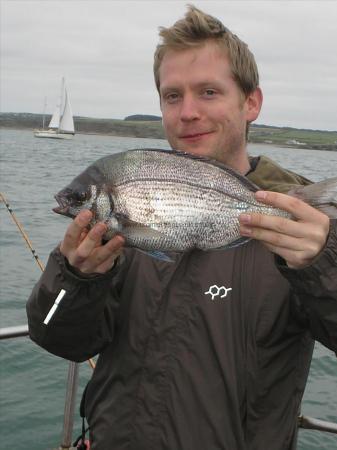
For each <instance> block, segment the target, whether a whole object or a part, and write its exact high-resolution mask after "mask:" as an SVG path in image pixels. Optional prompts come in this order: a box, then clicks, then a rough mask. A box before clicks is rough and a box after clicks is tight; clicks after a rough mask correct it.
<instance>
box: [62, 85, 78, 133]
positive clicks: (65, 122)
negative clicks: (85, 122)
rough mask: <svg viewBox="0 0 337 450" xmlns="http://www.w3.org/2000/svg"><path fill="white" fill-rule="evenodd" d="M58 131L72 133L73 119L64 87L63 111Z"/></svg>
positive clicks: (73, 130) (73, 129)
mask: <svg viewBox="0 0 337 450" xmlns="http://www.w3.org/2000/svg"><path fill="white" fill-rule="evenodd" d="M60 131H62V132H63V133H74V132H75V128H74V119H73V113H72V110H71V105H70V100H69V95H68V93H67V89H65V104H64V111H63V115H62V118H61V123H60Z"/></svg>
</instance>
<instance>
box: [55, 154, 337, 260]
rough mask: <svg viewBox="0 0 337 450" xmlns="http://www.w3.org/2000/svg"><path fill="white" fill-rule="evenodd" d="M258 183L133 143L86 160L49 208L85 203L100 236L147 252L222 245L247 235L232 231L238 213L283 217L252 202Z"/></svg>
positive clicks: (209, 163) (70, 210) (63, 210)
mask: <svg viewBox="0 0 337 450" xmlns="http://www.w3.org/2000/svg"><path fill="white" fill-rule="evenodd" d="M336 181H337V180H333V183H332V184H333V186H334V187H333V189H334V191H333V192H336V184H337V182H336ZM330 185H331V183H327V185H326V186H325V191H326V192H328V191H329V188H330ZM257 189H258V188H257V187H256V186H255V185H254V184H253V183H251V182H250V181H249V180H248V179H247V178H245V177H244V176H242V175H240V174H239V173H237V172H235V171H234V170H233V169H231V168H228V167H226V166H225V165H223V164H221V163H219V162H217V161H213V160H209V159H207V158H203V157H200V156H197V155H191V154H187V153H183V152H178V151H174V150H171V151H169V150H161V149H137V150H129V151H126V152H122V153H116V154H113V155H110V156H106V157H104V158H101V159H99V160H98V161H96V162H95V163H93V164H92V165H91V166H89V167H88V168H87V169H86V170H85V171H84V172H82V173H81V174H80V175H79V176H77V177H76V178H75V179H74V180H73V181H72V182H71V183H70V184H69V185H68V186H67V187H66V188H64V189H63V190H62V191H60V192H59V193H58V194H57V195H56V196H55V198H56V200H57V201H58V203H59V205H60V206H59V207H58V208H55V209H54V211H56V212H58V213H60V214H65V215H68V216H70V217H75V216H76V215H77V214H78V213H79V211H81V210H82V209H84V208H88V209H91V210H92V212H93V214H94V217H93V220H92V223H91V225H93V224H95V223H96V222H98V221H104V222H105V223H106V224H107V226H108V231H107V233H106V235H105V238H106V239H109V238H111V237H112V236H114V235H115V234H116V233H121V234H123V235H124V236H125V239H126V245H127V246H131V247H138V248H140V249H142V250H146V251H153V250H160V251H186V250H188V249H192V248H199V249H203V250H206V249H215V248H228V247H232V246H236V245H239V244H242V243H244V242H246V241H247V240H249V239H248V238H242V237H241V236H240V232H239V215H240V214H242V213H243V212H246V213H255V212H257V213H262V214H268V215H275V216H280V217H286V218H290V215H289V213H287V212H286V211H282V210H280V209H276V208H272V207H270V206H267V205H263V204H261V203H259V202H257V201H256V199H255V195H254V193H255V192H256V191H257ZM304 189H306V188H304ZM312 190H314V191H315V192H316V190H315V188H314V189H312V187H311V191H312ZM311 191H310V192H311ZM301 192H302V191H301ZM326 192H325V197H327V194H326ZM302 194H303V192H302ZM302 194H301V195H302ZM332 195H333V199H335V194H334V193H333V194H332ZM315 201H316V202H317V198H316V200H315ZM325 201H327V200H326V199H325ZM333 201H335V200H333Z"/></svg>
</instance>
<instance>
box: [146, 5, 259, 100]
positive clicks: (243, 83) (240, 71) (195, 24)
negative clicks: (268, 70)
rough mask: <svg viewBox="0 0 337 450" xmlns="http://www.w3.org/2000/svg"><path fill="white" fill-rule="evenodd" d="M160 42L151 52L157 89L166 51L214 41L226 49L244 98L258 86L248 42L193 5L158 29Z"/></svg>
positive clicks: (256, 72)
mask: <svg viewBox="0 0 337 450" xmlns="http://www.w3.org/2000/svg"><path fill="white" fill-rule="evenodd" d="M159 30H160V32H159V36H160V37H161V40H162V42H161V43H160V44H158V45H157V48H156V51H155V54H154V64H153V71H154V78H155V82H156V86H157V90H158V92H160V91H159V90H160V77H159V69H160V65H161V62H162V60H163V57H164V55H165V53H166V52H167V51H168V50H186V49H189V48H191V47H197V46H201V45H203V44H205V42H207V41H214V42H216V43H217V44H218V45H219V47H220V48H223V49H224V50H225V51H226V55H227V56H228V58H229V61H230V66H231V71H232V75H233V78H234V80H235V82H236V83H237V85H238V87H239V89H240V90H241V91H242V92H243V94H244V96H245V97H247V96H248V95H249V94H251V93H252V92H253V91H254V90H255V89H256V88H257V87H258V86H259V73H258V69H257V65H256V62H255V58H254V55H253V54H252V52H251V51H250V50H249V48H248V45H247V44H246V43H245V42H243V41H242V40H241V39H239V38H238V37H237V36H236V35H235V34H233V33H232V32H231V31H230V30H228V28H226V27H225V26H224V25H223V24H222V22H220V20H218V19H216V18H215V17H213V16H210V15H208V14H205V13H204V12H202V11H200V10H199V9H197V8H196V7H195V6H193V5H188V11H187V13H186V14H185V17H184V18H183V19H180V20H178V21H177V22H176V23H175V24H174V25H173V26H172V27H170V28H165V27H160V28H159Z"/></svg>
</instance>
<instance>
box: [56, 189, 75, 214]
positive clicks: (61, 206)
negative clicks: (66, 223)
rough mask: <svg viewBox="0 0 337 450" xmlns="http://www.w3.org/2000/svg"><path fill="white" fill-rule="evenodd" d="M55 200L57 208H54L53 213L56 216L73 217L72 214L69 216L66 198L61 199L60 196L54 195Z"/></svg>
mask: <svg viewBox="0 0 337 450" xmlns="http://www.w3.org/2000/svg"><path fill="white" fill-rule="evenodd" d="M54 198H55V200H56V201H57V203H58V206H55V208H53V211H54V212H55V213H56V214H62V215H63V216H67V217H73V215H72V214H70V212H69V209H70V205H69V203H68V201H67V198H65V197H63V196H62V195H58V194H56V195H55V197H54Z"/></svg>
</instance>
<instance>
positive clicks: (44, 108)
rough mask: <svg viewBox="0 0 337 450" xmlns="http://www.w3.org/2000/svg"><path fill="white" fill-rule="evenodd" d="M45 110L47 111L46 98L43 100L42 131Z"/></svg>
mask: <svg viewBox="0 0 337 450" xmlns="http://www.w3.org/2000/svg"><path fill="white" fill-rule="evenodd" d="M46 109H47V97H45V98H44V105H43V116H42V130H44V129H45V118H46Z"/></svg>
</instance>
